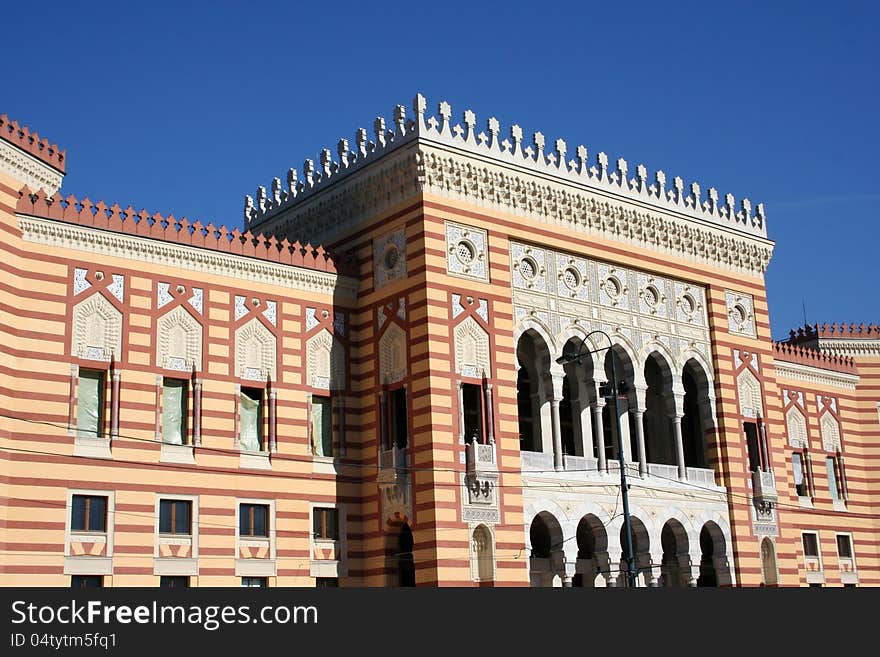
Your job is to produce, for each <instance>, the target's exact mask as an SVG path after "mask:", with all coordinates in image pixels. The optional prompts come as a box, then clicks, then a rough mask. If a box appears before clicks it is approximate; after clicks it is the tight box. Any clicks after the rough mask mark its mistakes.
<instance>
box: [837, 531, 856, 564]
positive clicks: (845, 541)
mask: <svg viewBox="0 0 880 657" xmlns="http://www.w3.org/2000/svg"><path fill="white" fill-rule="evenodd" d="M852 554H853V552H852V539H851V538H850V537H849V534H838V535H837V556H838V557H840V558H841V559H852Z"/></svg>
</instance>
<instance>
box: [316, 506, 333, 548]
mask: <svg viewBox="0 0 880 657" xmlns="http://www.w3.org/2000/svg"><path fill="white" fill-rule="evenodd" d="M312 527H313V531H314V536H315V538H323V539H327V540H331V541H338V540H339V511H338V510H337V509H324V508H317V507H316V508H314V509H312Z"/></svg>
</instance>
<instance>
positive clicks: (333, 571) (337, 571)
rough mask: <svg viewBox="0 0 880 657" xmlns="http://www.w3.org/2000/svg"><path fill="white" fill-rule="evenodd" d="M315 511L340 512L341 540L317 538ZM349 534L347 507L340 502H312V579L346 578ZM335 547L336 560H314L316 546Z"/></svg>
mask: <svg viewBox="0 0 880 657" xmlns="http://www.w3.org/2000/svg"><path fill="white" fill-rule="evenodd" d="M315 509H336V510H337V511H338V520H339V526H338V527H337V531H338V533H339V539H338V540H336V541H332V540H325V539H318V538H315V535H314V533H313V531H312V530H313V528H314V526H315V516H314V514H315ZM347 534H348V530H347V518H346V506H345V504H340V503H338V502H310V503H309V537H310V538H309V575H310V576H311V577H344V576H345V575H347V574H348V541H347V540H346V537H347ZM320 545H325V546H333V548H334V550H335V551H336V559H335V560H318V559H315V558H314V549H315V547H316V546H320Z"/></svg>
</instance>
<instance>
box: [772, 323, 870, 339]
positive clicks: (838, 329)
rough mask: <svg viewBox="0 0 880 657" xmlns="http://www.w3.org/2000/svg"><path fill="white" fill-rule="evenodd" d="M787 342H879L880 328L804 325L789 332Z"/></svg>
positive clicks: (850, 325)
mask: <svg viewBox="0 0 880 657" xmlns="http://www.w3.org/2000/svg"><path fill="white" fill-rule="evenodd" d="M788 335H789V338H788V341H789V342H792V343H796V344H799V343H802V342H812V341H815V340H818V339H820V338H821V339H838V340H880V326H877V325H875V324H868V325H865V324H864V322H863V323H861V324H855V323H852V324H846V323H844V324H838V323H836V322H835V323H834V324H829V323H828V322H825V323H824V324H814V325H810V324H805V325H804V326H802V327H800V328H798V329H797V330H792V331H789V333H788Z"/></svg>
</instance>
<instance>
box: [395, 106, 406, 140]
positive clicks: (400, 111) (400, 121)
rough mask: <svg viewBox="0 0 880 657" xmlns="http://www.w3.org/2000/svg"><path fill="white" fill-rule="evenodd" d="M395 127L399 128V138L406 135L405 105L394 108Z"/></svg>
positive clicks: (397, 132)
mask: <svg viewBox="0 0 880 657" xmlns="http://www.w3.org/2000/svg"><path fill="white" fill-rule="evenodd" d="M394 126H395V127H396V128H397V131H396V134H397V136H399V137H403V136H405V135H406V108H405V107H404V106H403V105H398V106H397V107H395V108H394Z"/></svg>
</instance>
